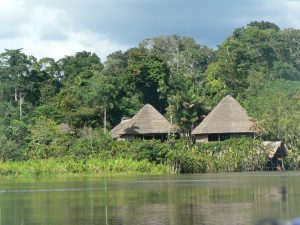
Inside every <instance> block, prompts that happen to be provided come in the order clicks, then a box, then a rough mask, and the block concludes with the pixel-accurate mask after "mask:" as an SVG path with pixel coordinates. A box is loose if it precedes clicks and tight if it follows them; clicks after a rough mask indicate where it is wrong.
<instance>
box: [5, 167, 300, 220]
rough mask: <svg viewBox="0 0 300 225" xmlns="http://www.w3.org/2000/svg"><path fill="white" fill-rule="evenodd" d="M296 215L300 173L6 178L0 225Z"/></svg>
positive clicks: (232, 218) (235, 218)
mask: <svg viewBox="0 0 300 225" xmlns="http://www.w3.org/2000/svg"><path fill="white" fill-rule="evenodd" d="M297 216H300V173H299V172H254V173H224V174H193V175H169V176H117V177H106V178H103V177H94V176H93V177H92V176H90V177H77V178H70V177H69V178H66V177H64V178H57V177H56V178H40V179H25V178H18V179H12V178H1V179H0V225H14V224H18V225H25V224H30V225H34V224H39V225H40V224H55V225H60V224H61V225H64V224H66V225H67V224H68V225H79V224H80V225H84V224H87V225H88V224H101V225H107V224H108V225H169V224H170V225H194V224H203V225H217V224H229V225H234V224H255V223H256V222H257V221H258V220H260V219H262V218H266V217H276V218H279V219H284V220H285V219H289V218H294V217H297Z"/></svg>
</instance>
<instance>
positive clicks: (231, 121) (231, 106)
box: [192, 95, 254, 134]
mask: <svg viewBox="0 0 300 225" xmlns="http://www.w3.org/2000/svg"><path fill="white" fill-rule="evenodd" d="M252 127H253V122H252V121H251V119H250V117H249V116H248V114H247V112H246V110H245V109H244V108H243V107H242V106H241V105H240V104H239V103H238V102H237V101H236V100H235V99H234V98H233V97H232V96H230V95H227V96H226V97H224V98H223V99H222V100H221V101H220V102H219V103H218V105H217V106H216V107H215V108H214V109H213V110H212V111H211V112H210V113H209V114H208V116H207V117H205V118H204V119H203V121H202V122H201V123H200V124H199V125H198V126H197V127H196V128H195V129H194V130H193V131H192V134H216V133H219V134H221V133H254V131H253V130H251V128H252Z"/></svg>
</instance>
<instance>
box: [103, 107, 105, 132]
mask: <svg viewBox="0 0 300 225" xmlns="http://www.w3.org/2000/svg"><path fill="white" fill-rule="evenodd" d="M103 128H104V132H106V107H105V108H104V113H103Z"/></svg>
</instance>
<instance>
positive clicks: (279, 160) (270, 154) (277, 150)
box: [263, 141, 288, 170]
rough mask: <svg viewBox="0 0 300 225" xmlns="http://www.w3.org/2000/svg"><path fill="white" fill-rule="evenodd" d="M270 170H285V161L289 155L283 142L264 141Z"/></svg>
mask: <svg viewBox="0 0 300 225" xmlns="http://www.w3.org/2000/svg"><path fill="white" fill-rule="evenodd" d="M263 146H264V148H265V150H266V154H267V158H268V163H267V169H269V170H285V168H284V163H283V160H284V158H285V157H286V156H287V155H288V149H287V147H286V146H285V144H284V143H283V142H282V141H264V142H263Z"/></svg>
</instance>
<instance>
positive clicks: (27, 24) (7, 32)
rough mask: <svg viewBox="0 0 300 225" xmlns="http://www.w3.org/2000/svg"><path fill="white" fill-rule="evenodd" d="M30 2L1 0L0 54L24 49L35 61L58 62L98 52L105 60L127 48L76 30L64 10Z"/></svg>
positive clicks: (91, 33)
mask: <svg viewBox="0 0 300 225" xmlns="http://www.w3.org/2000/svg"><path fill="white" fill-rule="evenodd" d="M29 3H30V1H28V0H27V1H25V0H0V21H2V24H7V26H6V27H4V31H3V34H2V37H1V35H0V51H1V52H2V51H3V50H4V49H15V48H23V51H24V52H25V53H26V54H31V55H34V56H35V57H37V58H42V57H52V58H55V59H59V58H62V57H64V56H65V55H72V54H74V53H76V52H78V51H83V50H86V51H91V52H95V53H97V54H98V55H99V56H100V57H101V59H102V61H104V60H105V56H107V55H108V54H109V53H111V52H114V51H116V50H125V49H127V48H128V46H124V45H121V44H118V43H116V42H114V41H111V40H110V39H109V38H108V37H107V36H105V35H103V34H99V33H96V32H93V31H91V30H79V31H78V30H76V29H75V28H76V24H74V22H73V21H72V18H71V17H70V16H69V15H68V13H67V12H66V11H64V10H63V9H58V8H51V7H45V6H43V5H40V4H34V5H32V4H29Z"/></svg>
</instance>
